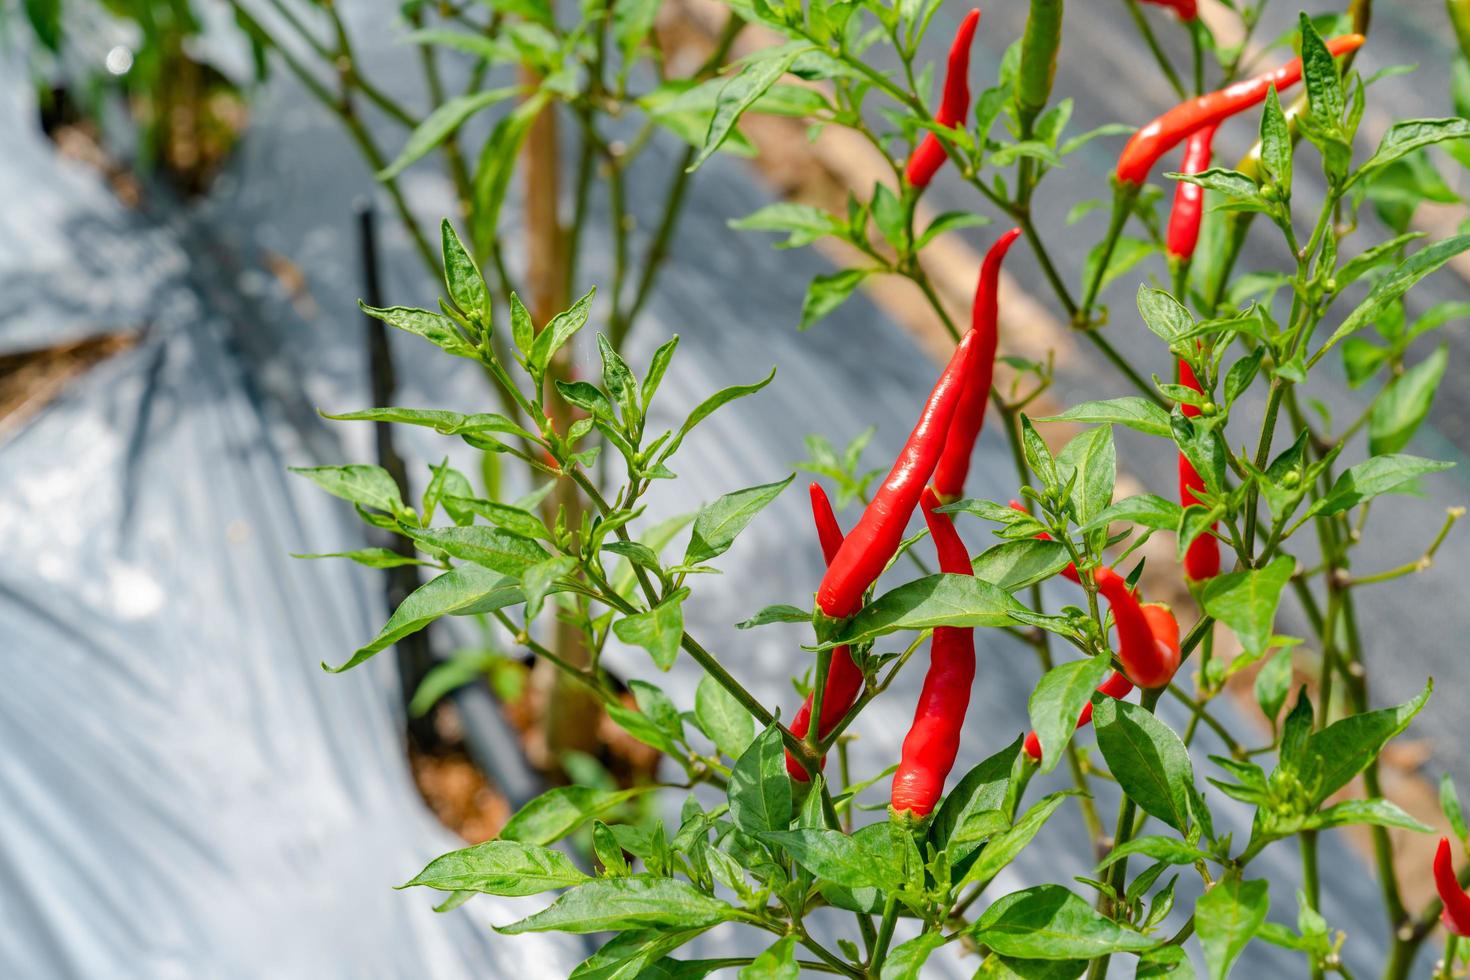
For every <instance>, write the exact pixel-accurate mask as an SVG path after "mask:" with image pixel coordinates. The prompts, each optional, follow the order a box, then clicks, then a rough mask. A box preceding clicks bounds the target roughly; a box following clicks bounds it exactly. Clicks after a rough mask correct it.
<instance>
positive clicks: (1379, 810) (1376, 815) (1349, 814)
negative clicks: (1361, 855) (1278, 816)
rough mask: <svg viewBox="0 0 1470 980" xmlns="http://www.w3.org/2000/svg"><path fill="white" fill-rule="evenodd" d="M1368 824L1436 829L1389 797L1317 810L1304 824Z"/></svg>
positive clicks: (1426, 831) (1424, 831) (1425, 830)
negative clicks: (1387, 798)
mask: <svg viewBox="0 0 1470 980" xmlns="http://www.w3.org/2000/svg"><path fill="white" fill-rule="evenodd" d="M1354 823H1365V824H1372V825H1374V826H1378V827H1397V828H1399V829H1402V830H1412V831H1414V832H1415V833H1419V834H1432V833H1434V828H1433V827H1431V826H1429V825H1428V824H1426V823H1423V822H1421V821H1419V820H1416V819H1415V818H1414V817H1412V816H1410V815H1409V814H1407V813H1405V812H1404V811H1403V809H1401V808H1400V807H1399V805H1398V804H1397V803H1391V802H1389V801H1388V800H1379V799H1372V800H1347V801H1345V802H1342V803H1338V804H1336V805H1335V806H1330V807H1328V808H1327V809H1325V810H1322V811H1320V812H1318V813H1314V814H1312V815H1311V816H1309V817H1308V818H1307V822H1306V823H1305V824H1303V826H1305V827H1313V828H1325V827H1345V826H1347V825H1348V824H1354Z"/></svg>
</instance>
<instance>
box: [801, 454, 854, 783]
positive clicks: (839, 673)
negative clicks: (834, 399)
mask: <svg viewBox="0 0 1470 980" xmlns="http://www.w3.org/2000/svg"><path fill="white" fill-rule="evenodd" d="M809 491H810V493H811V498H812V519H813V521H815V522H816V525H817V539H818V540H819V541H821V542H822V557H823V558H825V559H826V560H827V563H828V564H831V562H832V559H833V558H835V557H836V555H837V550H838V549H839V548H841V547H842V528H841V526H839V525H838V523H837V515H836V514H834V513H832V503H831V501H829V500H828V499H827V495H826V493H824V492H823V491H822V486H821V484H819V483H816V482H813V483H812V485H811V487H810V488H809ZM862 689H863V672H862V671H861V670H858V667H857V664H855V663H853V662H852V653H851V652H850V651H849V650H848V648H847V647H837V648H836V649H834V650H833V651H832V662H831V664H830V665H829V666H828V667H827V683H826V686H825V687H823V688H822V723H821V727H820V728H818V729H817V733H818V734H819V735H821V736H822V737H824V738H825V737H826V736H827V735H828V734H829V733H830V732H831V731H832V729H833V728H834V727H836V725H837V723H838V722H839V721H841V720H842V719H843V717H844V716H845V715H846V714H847V710H848V709H849V708H851V707H852V703H853V702H854V701H856V700H857V696H858V692H860V691H861V690H862ZM811 723H812V696H811V695H810V694H808V695H807V696H806V700H805V701H803V702H802V703H801V707H800V708H799V709H797V712H796V716H795V717H794V718H792V719H791V733H792V734H793V735H795V736H796V737H798V738H806V733H807V729H809V728H810V727H811ZM786 771H787V772H788V773H790V775H791V778H793V779H797V780H800V781H801V782H803V783H804V782H806V781H807V780H808V779H809V778H810V777H809V776H808V775H807V772H806V767H804V766H803V765H802V764H801V763H800V762H798V761H797V758H796V756H794V755H792V754H791V752H790V751H789V750H788V751H787V753H786Z"/></svg>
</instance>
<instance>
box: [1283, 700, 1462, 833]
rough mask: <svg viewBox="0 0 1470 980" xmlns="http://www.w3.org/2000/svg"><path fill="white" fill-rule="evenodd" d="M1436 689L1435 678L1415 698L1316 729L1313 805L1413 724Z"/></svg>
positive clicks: (1310, 753)
mask: <svg viewBox="0 0 1470 980" xmlns="http://www.w3.org/2000/svg"><path fill="white" fill-rule="evenodd" d="M1433 690H1434V681H1432V680H1431V681H1429V682H1428V683H1427V684H1425V685H1424V690H1423V691H1420V692H1419V694H1418V696H1416V697H1415V698H1414V699H1413V700H1411V701H1406V702H1405V703H1403V704H1400V705H1397V706H1395V707H1392V708H1383V709H1380V710H1378V711H1365V712H1363V713H1362V714H1357V715H1349V716H1348V717H1346V718H1343V719H1340V720H1338V721H1335V722H1333V723H1332V724H1330V725H1328V726H1327V727H1326V728H1324V729H1322V730H1321V731H1317V732H1313V733H1312V734H1311V736H1310V737H1308V738H1307V744H1306V757H1307V759H1308V761H1309V764H1310V765H1311V767H1312V768H1311V774H1312V776H1313V777H1314V778H1313V779H1312V783H1313V785H1312V786H1309V789H1311V790H1312V804H1313V805H1316V804H1318V803H1321V802H1322V801H1323V800H1325V799H1327V797H1329V796H1331V795H1332V794H1333V793H1336V792H1337V791H1338V790H1340V789H1342V788H1343V787H1344V786H1346V785H1347V784H1348V781H1349V780H1351V779H1352V778H1353V777H1354V776H1356V775H1357V774H1358V773H1360V772H1362V771H1363V770H1364V769H1366V768H1367V766H1368V763H1370V762H1372V761H1373V760H1374V759H1375V758H1377V757H1378V753H1379V752H1380V751H1382V749H1383V746H1384V745H1386V744H1388V741H1389V740H1390V739H1392V738H1395V737H1396V736H1398V735H1399V733H1400V732H1402V731H1403V730H1404V729H1405V728H1408V727H1409V722H1411V721H1413V720H1414V716H1415V715H1417V714H1418V713H1419V711H1420V709H1421V708H1423V707H1424V704H1425V702H1427V701H1428V700H1429V695H1430V693H1431V692H1432V691H1433Z"/></svg>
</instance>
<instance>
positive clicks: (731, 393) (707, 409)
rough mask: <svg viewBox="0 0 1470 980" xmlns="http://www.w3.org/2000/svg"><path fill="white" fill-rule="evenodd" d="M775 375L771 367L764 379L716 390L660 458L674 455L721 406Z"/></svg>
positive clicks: (742, 396) (698, 408)
mask: <svg viewBox="0 0 1470 980" xmlns="http://www.w3.org/2000/svg"><path fill="white" fill-rule="evenodd" d="M650 376H651V375H650ZM775 377H776V369H775V368H771V373H770V374H768V375H766V376H765V377H764V378H763V379H761V380H760V381H757V382H755V383H754V384H748V385H731V386H730V387H728V388H721V389H720V390H719V391H717V392H715V393H714V394H713V395H710V396H709V397H708V398H706V399H705V400H704V401H702V402H700V403H699V404H698V405H696V406H695V407H694V411H692V412H690V413H689V417H688V418H687V419H685V420H684V424H683V425H681V426H679V431H678V432H677V433H675V434H674V438H673V439H671V440H670V441H669V444H668V445H667V446H666V447H664V450H663V451H662V452H661V453H659V457H658V458H659V460H660V461H662V460H666V459H668V458H669V457H670V456H672V455H674V452H675V451H676V450H677V449H678V448H679V446H680V445H681V444H682V443H683V442H684V437H685V436H687V435H688V434H689V433H690V432H691V431H692V430H693V429H694V427H695V426H696V425H698V424H699V423H701V422H703V421H704V420H705V419H707V418H709V417H710V416H711V415H713V414H714V413H715V410H716V409H718V408H720V407H721V406H723V405H727V404H729V403H730V402H732V401H734V400H735V399H737V398H744V397H745V396H746V395H753V394H755V393H756V392H757V391H760V390H761V389H762V388H764V387H765V386H766V385H768V384H770V383H771V380H772V379H773V378H775Z"/></svg>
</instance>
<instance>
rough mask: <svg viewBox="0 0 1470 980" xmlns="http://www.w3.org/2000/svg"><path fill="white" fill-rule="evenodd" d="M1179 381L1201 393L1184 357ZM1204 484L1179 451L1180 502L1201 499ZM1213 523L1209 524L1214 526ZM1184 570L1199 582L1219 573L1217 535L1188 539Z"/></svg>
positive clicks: (1193, 411) (1191, 411) (1193, 408)
mask: <svg viewBox="0 0 1470 980" xmlns="http://www.w3.org/2000/svg"><path fill="white" fill-rule="evenodd" d="M1179 383H1180V384H1182V385H1184V386H1185V387H1186V388H1193V389H1194V390H1195V391H1198V392H1200V393H1203V388H1201V386H1200V383H1199V379H1198V378H1196V377H1195V376H1194V369H1193V368H1191V367H1190V366H1189V362H1188V361H1186V360H1184V359H1183V358H1181V359H1180V361H1179ZM1179 409H1180V411H1182V412H1183V413H1184V414H1185V415H1187V416H1189V417H1190V418H1193V417H1195V416H1197V415H1199V413H1200V409H1199V406H1198V405H1190V404H1186V403H1181V404H1180V406H1179ZM1204 488H1205V481H1204V479H1203V478H1202V477H1201V476H1200V475H1199V474H1198V473H1197V472H1195V469H1194V465H1193V464H1192V463H1190V461H1189V457H1187V456H1185V455H1184V454H1183V453H1180V454H1179V502H1180V503H1181V504H1183V505H1184V506H1185V507H1188V506H1189V505H1190V504H1197V503H1199V502H1200V500H1199V497H1198V496H1197V494H1198V493H1199V492H1200V491H1201V490H1203V489H1204ZM1215 527H1216V525H1214V524H1211V525H1210V529H1211V530H1214V528H1215ZM1184 574H1185V575H1186V576H1188V577H1189V578H1190V579H1191V580H1193V581H1196V582H1199V581H1203V580H1204V579H1209V578H1214V577H1215V576H1216V575H1219V574H1220V539H1219V538H1217V537H1215V536H1214V535H1213V534H1201V535H1200V536H1199V537H1197V538H1195V539H1194V540H1193V541H1191V542H1190V543H1189V548H1188V550H1186V551H1185V552H1184Z"/></svg>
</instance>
